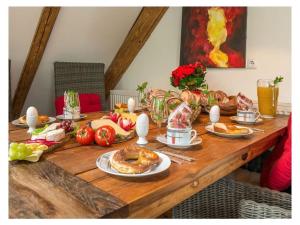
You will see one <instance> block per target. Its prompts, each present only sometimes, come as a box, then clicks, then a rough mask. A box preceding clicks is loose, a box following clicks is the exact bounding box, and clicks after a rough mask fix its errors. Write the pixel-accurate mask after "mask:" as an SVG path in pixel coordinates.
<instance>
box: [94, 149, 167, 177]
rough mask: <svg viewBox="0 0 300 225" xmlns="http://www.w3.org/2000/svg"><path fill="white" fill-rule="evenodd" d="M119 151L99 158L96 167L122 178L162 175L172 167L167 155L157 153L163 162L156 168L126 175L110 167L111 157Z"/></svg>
mask: <svg viewBox="0 0 300 225" xmlns="http://www.w3.org/2000/svg"><path fill="white" fill-rule="evenodd" d="M116 151H118V150H115V151H111V152H107V153H105V154H103V155H101V156H99V157H98V158H97V160H96V165H97V167H98V168H99V169H100V170H102V171H104V172H106V173H109V174H112V175H116V176H121V177H146V176H151V175H154V174H158V173H161V172H163V171H165V170H167V169H168V168H169V167H170V165H171V160H170V158H169V157H168V156H166V155H165V154H162V153H160V152H155V153H156V154H157V155H158V156H159V158H160V159H161V162H160V164H159V165H157V166H154V167H153V168H151V169H150V170H148V171H146V172H144V173H140V174H125V173H120V172H118V171H117V170H115V169H114V168H112V167H111V166H110V162H109V160H110V157H111V156H112V155H113V154H114V153H115V152H116Z"/></svg>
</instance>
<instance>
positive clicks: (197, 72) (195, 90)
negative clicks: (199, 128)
mask: <svg viewBox="0 0 300 225" xmlns="http://www.w3.org/2000/svg"><path fill="white" fill-rule="evenodd" d="M205 74H206V67H205V66H204V65H203V64H201V63H200V62H196V63H194V64H189V65H183V66H179V67H177V68H176V69H175V70H173V71H172V75H171V78H170V80H171V85H172V86H173V87H178V88H179V89H180V90H183V91H182V92H181V94H180V99H181V100H182V101H183V102H185V103H186V104H187V105H188V106H189V107H190V109H191V110H192V116H191V121H192V122H193V121H195V120H196V118H197V117H198V116H199V114H200V112H201V104H200V103H201V95H202V94H203V93H204V92H206V91H207V89H208V86H207V84H206V81H205Z"/></svg>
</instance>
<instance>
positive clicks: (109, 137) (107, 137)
mask: <svg viewBox="0 0 300 225" xmlns="http://www.w3.org/2000/svg"><path fill="white" fill-rule="evenodd" d="M115 138H116V131H115V129H114V128H112V127H111V126H108V125H105V126H102V127H99V128H98V129H97V130H96V133H95V141H96V143H97V144H98V145H100V146H110V145H111V144H112V143H113V142H114V141H115Z"/></svg>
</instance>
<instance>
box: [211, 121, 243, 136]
mask: <svg viewBox="0 0 300 225" xmlns="http://www.w3.org/2000/svg"><path fill="white" fill-rule="evenodd" d="M214 131H215V132H218V133H223V134H248V133H249V130H248V129H247V128H240V127H237V126H235V125H232V124H225V123H215V124H214Z"/></svg>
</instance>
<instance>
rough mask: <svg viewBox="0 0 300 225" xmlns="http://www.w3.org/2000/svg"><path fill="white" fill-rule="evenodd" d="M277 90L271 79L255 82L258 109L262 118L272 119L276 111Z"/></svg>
mask: <svg viewBox="0 0 300 225" xmlns="http://www.w3.org/2000/svg"><path fill="white" fill-rule="evenodd" d="M278 95H279V88H278V85H274V81H273V80H271V79H260V80H258V81H257V98H258V109H259V112H260V114H261V116H262V117H264V118H274V117H275V116H276V111H277V103H278Z"/></svg>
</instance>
